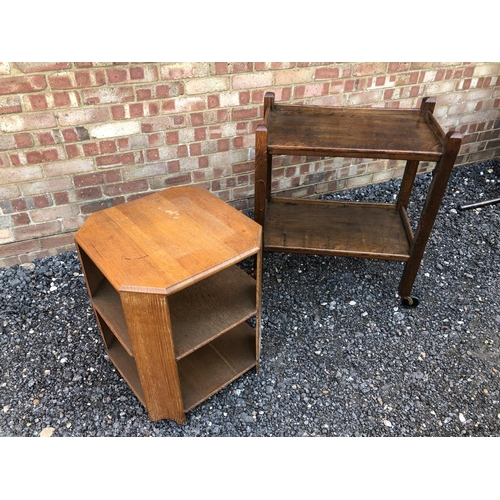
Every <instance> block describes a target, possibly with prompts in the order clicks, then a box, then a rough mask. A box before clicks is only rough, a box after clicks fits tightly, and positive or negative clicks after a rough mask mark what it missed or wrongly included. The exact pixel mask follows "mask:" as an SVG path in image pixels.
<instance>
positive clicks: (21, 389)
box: [0, 160, 500, 437]
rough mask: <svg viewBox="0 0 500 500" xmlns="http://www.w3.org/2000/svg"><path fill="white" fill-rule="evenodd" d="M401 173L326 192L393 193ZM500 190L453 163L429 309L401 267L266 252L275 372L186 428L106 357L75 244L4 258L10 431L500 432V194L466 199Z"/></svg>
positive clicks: (222, 395)
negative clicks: (409, 299)
mask: <svg viewBox="0 0 500 500" xmlns="http://www.w3.org/2000/svg"><path fill="white" fill-rule="evenodd" d="M430 178H431V175H430V174H422V175H420V176H419V177H418V178H417V181H416V184H415V188H414V194H413V196H412V201H411V206H410V214H414V213H415V212H417V211H418V210H419V209H420V208H421V207H422V204H423V197H424V195H425V193H426V190H427V186H428V184H429V182H430ZM399 183H400V181H399V180H393V181H390V182H387V183H383V184H378V185H373V186H369V187H366V188H362V189H356V190H351V191H347V192H343V193H334V194H332V195H328V196H326V197H328V198H336V199H349V200H358V199H360V200H361V199H363V200H369V199H374V200H377V201H393V199H394V197H395V193H396V192H397V190H398V187H399ZM499 196H500V161H498V160H490V161H487V162H484V163H477V164H473V165H469V166H466V167H459V168H457V169H455V170H454V172H453V173H452V178H451V180H450V184H449V186H448V189H447V192H446V195H445V199H444V201H443V205H442V207H441V210H440V212H439V215H438V218H437V220H436V224H435V226H434V230H433V233H432V235H431V238H430V241H429V243H428V246H427V251H426V254H425V257H424V260H423V263H422V266H421V268H420V271H419V274H418V277H417V280H416V282H415V285H414V288H413V292H414V295H416V296H418V297H419V298H420V300H421V303H420V305H419V306H418V308H416V309H409V310H408V309H403V308H402V307H401V306H400V301H399V298H398V296H397V287H398V283H399V279H400V276H401V273H402V269H403V264H402V263H398V262H389V261H370V260H357V259H347V258H328V257H321V256H313V255H299V254H282V253H274V254H267V255H266V257H265V264H264V279H263V295H262V298H263V308H262V310H263V323H262V326H263V328H262V356H261V369H260V371H259V372H258V373H256V372H255V370H252V371H250V372H248V373H247V374H245V375H244V376H242V377H241V378H240V379H238V380H236V381H235V382H233V383H232V384H231V385H229V386H228V387H227V388H225V389H224V390H222V391H220V392H219V393H218V394H216V395H215V396H213V397H212V398H210V399H209V400H208V401H206V402H205V403H203V404H202V405H200V406H198V407H196V408H195V409H194V410H192V411H191V412H189V413H188V414H187V425H185V426H182V425H178V424H176V423H174V422H171V421H161V422H156V423H154V422H151V421H149V419H148V417H147V413H146V412H145V410H144V409H143V407H142V406H141V405H140V403H139V402H138V401H137V399H136V398H135V397H134V395H133V393H132V391H131V390H130V389H129V388H128V386H127V385H126V383H125V382H124V381H122V379H121V378H120V376H119V374H118V373H117V371H115V369H114V368H113V366H112V364H111V363H110V362H109V361H108V359H107V357H106V354H105V351H104V348H103V345H102V342H101V338H100V333H99V331H98V328H97V325H96V322H95V319H94V316H93V313H92V310H91V307H90V303H89V299H88V296H87V292H86V289H85V285H84V280H83V276H82V273H81V268H80V265H79V262H78V258H77V255H76V252H67V253H64V254H60V255H58V256H55V257H49V258H44V259H39V260H37V261H35V262H34V263H33V264H24V265H21V266H13V267H10V268H3V269H0V436H4V437H5V436H39V435H41V434H42V435H53V436H239V437H243V436H345V437H351V436H379V437H383V436H443V437H444V436H500V335H499V329H500V308H499V304H500V280H499V277H500V258H499V256H500V254H499V242H500V204H497V205H491V206H486V207H483V208H481V209H473V210H466V211H462V210H459V209H457V206H458V205H460V204H464V203H471V202H475V201H478V200H484V199H488V198H497V197H499ZM245 265H247V266H249V265H250V263H249V262H247V263H245ZM244 267H245V266H244Z"/></svg>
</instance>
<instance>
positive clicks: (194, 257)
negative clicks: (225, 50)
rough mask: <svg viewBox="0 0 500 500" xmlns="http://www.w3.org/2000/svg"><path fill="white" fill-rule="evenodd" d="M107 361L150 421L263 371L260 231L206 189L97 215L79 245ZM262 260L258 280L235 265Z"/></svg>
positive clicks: (181, 412)
mask: <svg viewBox="0 0 500 500" xmlns="http://www.w3.org/2000/svg"><path fill="white" fill-rule="evenodd" d="M75 244H76V248H77V250H78V254H79V257H80V262H81V264H82V268H83V272H84V276H85V280H86V284H87V289H88V292H89V296H90V300H91V304H92V307H93V309H94V312H95V316H96V319H97V323H98V325H99V328H100V330H101V333H102V338H103V341H104V345H105V348H106V350H107V353H108V356H109V359H110V360H111V361H112V363H113V364H114V365H115V367H116V369H117V370H118V371H119V373H120V374H121V376H122V377H123V378H124V379H125V381H126V382H127V383H128V385H129V386H130V388H131V389H132V391H133V392H134V394H135V395H136V396H137V398H138V399H139V401H140V402H141V403H142V404H143V405H144V406H145V407H146V409H147V411H148V414H149V417H150V419H151V420H161V419H165V418H168V419H172V420H175V421H176V422H178V423H185V422H186V417H185V413H186V412H188V411H189V410H191V409H192V408H194V407H195V406H196V405H198V404H200V403H201V402H203V401H204V400H206V399H207V398H209V397H210V396H212V395H213V394H215V393H216V392H218V391H219V390H220V389H222V388H223V387H225V386H227V385H228V384H229V383H231V382H232V381H233V380H235V379H236V378H238V377H239V376H241V375H242V374H243V373H245V372H247V371H248V370H250V369H252V368H256V369H258V367H259V354H260V290H261V276H262V271H261V268H262V230H261V227H260V226H259V225H258V224H257V223H255V222H254V221H252V220H251V219H250V218H248V217H247V216H245V215H244V214H242V213H240V212H239V211H237V210H236V209H234V208H232V207H231V206H229V205H227V204H226V203H224V202H223V201H221V200H219V199H218V198H217V197H215V196H214V195H212V194H210V193H209V192H208V191H206V190H203V189H199V188H170V189H167V190H164V191H162V192H159V193H155V194H152V195H148V196H145V197H143V198H140V199H138V200H135V201H132V202H129V203H125V204H123V205H119V206H117V207H113V208H109V209H106V210H103V211H101V212H97V213H95V214H93V215H91V216H90V217H89V218H88V219H87V221H86V222H85V224H84V225H83V226H82V228H81V229H80V230H79V231H78V232H77V233H76V235H75ZM250 256H255V257H256V260H255V261H256V269H255V273H254V274H255V278H254V277H253V276H250V275H249V274H247V273H246V272H245V271H243V270H242V269H241V268H240V267H239V266H238V265H237V264H238V263H239V262H241V261H242V260H244V259H246V258H248V257H250Z"/></svg>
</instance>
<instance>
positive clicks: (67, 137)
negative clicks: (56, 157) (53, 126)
mask: <svg viewBox="0 0 500 500" xmlns="http://www.w3.org/2000/svg"><path fill="white" fill-rule="evenodd" d="M61 133H62V136H63V138H64V141H65V142H77V141H78V140H79V137H78V135H77V133H76V130H75V129H74V128H67V129H64V130H61Z"/></svg>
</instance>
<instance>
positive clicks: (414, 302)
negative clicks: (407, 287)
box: [401, 297, 420, 309]
mask: <svg viewBox="0 0 500 500" xmlns="http://www.w3.org/2000/svg"><path fill="white" fill-rule="evenodd" d="M419 304H420V301H419V300H418V299H417V297H402V298H401V305H402V306H403V307H404V308H405V309H415V307H417V306H418V305H419Z"/></svg>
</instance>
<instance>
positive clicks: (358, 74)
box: [0, 62, 500, 266]
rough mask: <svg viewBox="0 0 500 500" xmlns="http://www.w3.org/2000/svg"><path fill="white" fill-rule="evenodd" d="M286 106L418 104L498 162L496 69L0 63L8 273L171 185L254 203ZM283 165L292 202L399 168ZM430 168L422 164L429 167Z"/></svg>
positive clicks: (3, 253)
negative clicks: (258, 159) (263, 146)
mask: <svg viewBox="0 0 500 500" xmlns="http://www.w3.org/2000/svg"><path fill="white" fill-rule="evenodd" d="M269 90H272V91H274V92H275V94H276V100H277V101H278V102H284V101H287V102H295V103H310V104H320V105H333V106H387V107H401V108H406V107H416V106H419V103H420V100H421V98H422V97H423V96H434V97H436V98H437V106H436V110H435V114H436V116H437V117H438V119H439V121H440V123H441V125H442V127H443V128H444V129H445V130H449V129H453V130H457V131H459V132H461V133H463V134H464V143H463V146H462V149H461V152H460V156H459V158H458V164H467V163H472V162H476V161H481V160H485V159H488V158H493V157H498V156H500V111H499V110H500V63H402V62H393V63H381V62H379V63H377V62H370V63H252V62H246V63H224V62H221V63H206V62H204V63H70V62H60V63H8V62H4V63H0V266H6V265H12V264H15V263H22V262H27V261H29V260H32V259H33V258H37V257H42V256H45V255H49V254H55V253H56V252H59V251H63V250H67V249H73V240H72V237H73V233H74V231H75V230H77V229H78V228H79V227H80V225H81V224H82V223H83V221H84V220H85V218H86V217H87V216H88V214H90V213H92V212H94V211H96V210H100V209H103V208H105V207H109V206H112V205H116V204H119V203H122V202H124V201H127V200H132V199H134V198H137V197H139V196H143V195H145V194H147V193H150V192H152V191H156V190H159V189H164V188H166V187H169V186H175V185H196V186H201V187H203V188H205V189H209V190H210V191H212V192H213V193H215V194H216V195H217V196H219V197H220V198H221V199H223V200H225V201H227V202H229V203H231V204H232V205H234V206H235V207H236V208H238V209H241V210H246V209H251V208H252V207H253V199H252V197H253V191H254V187H253V169H254V164H253V159H254V149H253V148H254V132H255V128H256V126H257V125H258V124H259V123H260V121H261V119H262V103H263V97H264V93H265V92H266V91H269ZM311 160H312V159H311V158H300V157H279V158H277V159H276V160H275V167H276V168H275V170H274V174H273V175H274V177H273V190H275V191H278V192H283V193H287V194H291V195H294V196H314V195H317V194H320V193H325V192H331V191H335V190H341V189H347V188H350V187H355V186H362V185H366V184H369V183H375V182H382V181H385V180H388V179H390V178H392V177H399V176H401V173H402V168H403V164H402V163H401V162H394V161H393V162H384V161H375V162H370V161H369V160H368V159H357V160H346V159H340V158H337V159H327V160H323V161H318V162H314V161H311ZM431 167H432V165H422V170H426V169H428V168H431Z"/></svg>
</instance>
